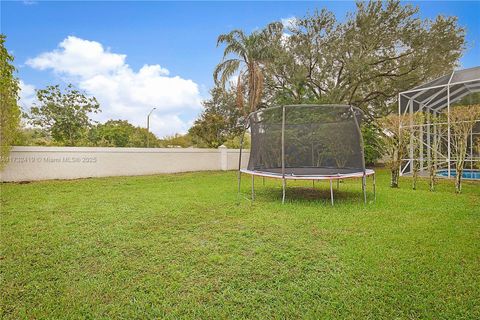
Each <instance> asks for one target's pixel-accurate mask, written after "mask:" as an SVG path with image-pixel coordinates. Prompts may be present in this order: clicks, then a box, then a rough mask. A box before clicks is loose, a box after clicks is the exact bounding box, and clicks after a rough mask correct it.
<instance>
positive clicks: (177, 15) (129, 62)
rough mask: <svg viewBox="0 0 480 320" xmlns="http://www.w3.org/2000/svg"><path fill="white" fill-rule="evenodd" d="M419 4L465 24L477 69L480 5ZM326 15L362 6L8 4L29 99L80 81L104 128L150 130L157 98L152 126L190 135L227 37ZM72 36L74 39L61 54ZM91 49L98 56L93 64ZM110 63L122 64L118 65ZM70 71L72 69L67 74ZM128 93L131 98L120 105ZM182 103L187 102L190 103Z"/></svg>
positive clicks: (11, 44) (8, 30)
mask: <svg viewBox="0 0 480 320" xmlns="http://www.w3.org/2000/svg"><path fill="white" fill-rule="evenodd" d="M413 4H414V5H417V6H419V7H420V16H421V17H423V18H434V17H435V16H436V15H438V14H443V15H454V16H457V17H458V18H459V23H460V25H462V26H464V27H466V28H467V41H468V44H467V46H468V49H467V51H466V52H465V55H464V57H463V58H462V59H461V65H462V67H464V68H468V67H473V66H477V65H479V64H480V19H479V18H478V12H480V2H478V1H477V2H457V1H455V2H454V1H451V2H428V1H424V2H413ZM323 7H326V8H328V9H329V10H330V11H333V12H334V13H335V15H336V16H337V18H338V19H339V20H342V19H343V18H344V17H345V15H346V13H347V12H348V11H353V10H354V8H355V4H354V3H353V2H346V1H342V2H176V3H173V2H93V1H92V2H66V1H64V2H41V1H39V2H35V3H30V2H21V1H20V2H5V1H2V2H1V24H0V27H1V32H2V33H5V34H6V35H7V37H8V38H7V47H8V49H9V50H10V51H11V52H13V54H14V56H15V64H16V66H17V67H18V70H19V73H18V75H19V78H20V79H21V80H22V84H23V86H24V87H25V90H24V93H23V96H25V97H24V102H31V101H32V100H30V99H31V97H27V96H26V95H28V94H30V93H31V92H33V88H40V87H43V86H45V85H48V84H54V83H64V82H73V83H75V84H76V85H77V84H78V85H80V86H81V88H83V89H85V88H90V89H92V90H93V92H94V93H96V95H97V94H99V95H100V97H101V100H102V101H104V102H105V103H104V104H106V107H104V109H106V110H104V112H103V115H102V116H100V118H99V120H104V119H106V118H111V117H114V118H124V119H129V120H131V121H132V122H134V123H135V124H138V125H142V124H143V122H142V121H143V119H144V116H143V115H144V114H145V113H146V112H148V110H147V109H148V108H149V100H148V99H149V98H151V101H152V102H153V103H160V104H162V103H163V104H169V106H165V107H160V108H159V110H158V111H156V112H155V116H154V118H152V122H154V123H153V124H152V127H153V130H154V131H155V132H156V133H157V134H159V135H164V134H171V133H173V132H175V131H185V130H186V129H187V128H188V126H189V125H190V124H191V122H192V121H193V119H194V118H195V116H196V115H197V114H198V112H199V111H200V106H199V100H200V99H202V98H204V97H206V96H207V93H208V89H209V88H210V87H211V86H212V84H213V79H212V70H213V68H214V67H215V65H216V64H217V63H218V62H219V61H220V59H221V54H222V50H221V49H220V48H216V38H217V36H218V35H219V34H221V33H225V32H228V31H230V30H232V29H234V28H241V29H243V30H246V31H252V30H255V29H257V28H260V27H263V26H264V25H266V24H267V23H269V22H271V21H275V20H280V19H284V18H289V17H292V16H302V15H305V13H306V12H307V11H313V10H315V9H317V8H318V9H320V8H323ZM69 36H73V37H74V38H70V40H69V41H66V42H64V47H61V48H59V44H60V43H62V41H65V40H66V39H67V37H69ZM99 48H101V50H100V49H99ZM55 50H56V51H55ZM75 50H77V51H75ZM89 50H93V52H96V54H97V55H95V54H93V53H92V54H88V55H87V53H86V52H90V51H89ZM98 50H100V51H101V52H98ZM102 50H103V51H102ZM48 52H50V53H51V52H56V55H47V56H41V57H42V59H41V60H39V59H38V58H39V56H40V55H41V54H42V53H48ZM66 52H70V53H71V55H72V56H75V55H76V54H86V55H87V56H88V57H91V58H92V59H93V60H95V61H93V62H92V61H91V60H80V61H84V62H83V63H84V65H85V70H87V71H88V64H89V63H94V65H92V67H94V66H96V64H95V63H100V62H99V61H105V63H106V64H107V66H105V68H106V69H105V70H106V71H105V72H106V74H107V73H108V77H107V76H105V77H104V78H102V79H98V77H97V78H95V79H92V77H93V76H94V75H92V74H91V73H90V72H87V71H85V70H82V68H83V65H82V66H72V65H71V63H72V62H71V60H68V59H69V58H68V57H67V56H66V54H65V53H66ZM88 57H83V58H85V59H87V58H88ZM70 58H71V57H70ZM29 59H30V60H29ZM35 59H36V60H35ZM102 59H103V60H102ZM112 59H113V60H112ZM116 59H117V60H116ZM110 60H112V61H117V62H118V63H116V64H114V65H110V66H109V65H108V63H109V61H110ZM62 63H64V64H66V66H65V67H60V66H59V65H61V64H62ZM69 63H70V64H69ZM144 65H149V66H157V65H159V66H160V67H158V66H157V67H149V68H145V69H144V70H143V72H140V71H139V70H140V69H141V68H142V67H143V66H144ZM72 68H74V70H73V69H72ZM165 69H167V70H168V72H167V71H166V70H165ZM115 81H120V82H121V83H122V84H123V86H118V88H117V91H111V92H110V91H108V90H110V89H111V88H112V86H116V82H115ZM129 81H135V82H138V83H140V82H142V81H143V82H142V83H144V84H145V86H142V87H141V88H140V89H138V90H136V91H137V92H143V95H142V96H137V95H128V96H127V91H128V87H129V86H128V83H129ZM155 85H157V86H158V88H159V89H158V90H162V89H161V88H164V90H166V91H167V92H166V93H164V94H163V95H162V97H157V96H155V95H153V93H152V92H148V89H149V88H150V89H151V88H152V87H154V86H155ZM143 89H145V90H143ZM95 90H97V91H95ZM27 91H28V92H27ZM87 91H88V90H87ZM119 93H120V94H119ZM123 94H125V97H124V98H122V97H120V96H121V95H123ZM175 94H177V95H181V96H182V97H181V99H180V98H178V96H175ZM114 95H116V96H114ZM26 104H27V103H25V105H26ZM102 117H103V118H102Z"/></svg>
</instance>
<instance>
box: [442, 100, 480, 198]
mask: <svg viewBox="0 0 480 320" xmlns="http://www.w3.org/2000/svg"><path fill="white" fill-rule="evenodd" d="M449 117H450V128H451V131H452V134H451V141H452V146H453V148H452V149H453V152H454V156H455V169H456V172H455V192H456V193H460V192H462V174H463V169H464V165H465V158H466V156H467V146H468V139H469V137H470V133H471V132H472V129H473V127H474V126H475V123H476V121H478V120H479V119H480V104H477V105H470V106H461V107H454V108H451V110H450V115H449Z"/></svg>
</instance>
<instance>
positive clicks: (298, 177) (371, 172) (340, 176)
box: [238, 104, 377, 206]
mask: <svg viewBox="0 0 480 320" xmlns="http://www.w3.org/2000/svg"><path fill="white" fill-rule="evenodd" d="M308 106H310V107H315V106H318V107H321V106H322V105H305V104H304V105H285V106H279V107H273V108H270V109H277V108H282V138H281V143H282V146H281V147H282V172H281V174H276V173H273V172H268V171H261V170H248V169H242V168H241V166H242V150H243V141H244V137H245V132H246V131H247V129H248V125H249V123H250V117H251V116H252V115H253V114H256V113H258V112H262V111H264V110H265V109H260V110H257V111H254V112H252V113H250V114H249V115H248V116H247V118H246V119H245V123H244V128H243V133H242V136H241V138H240V151H239V158H238V195H240V193H241V179H242V173H246V174H250V175H251V176H252V182H251V184H252V194H251V196H252V201H253V200H255V176H261V177H263V179H264V180H263V184H264V185H265V178H274V179H282V204H283V203H285V194H286V183H287V180H312V183H313V186H314V187H315V180H317V181H320V180H329V181H330V199H331V204H332V206H333V205H334V197H333V180H336V181H337V189H338V188H339V181H340V180H342V179H352V178H362V192H363V200H364V203H365V204H366V203H367V190H366V189H367V176H373V195H374V201H376V199H377V196H376V178H375V171H374V170H372V169H366V168H365V154H364V144H363V137H362V133H361V131H360V126H359V124H358V120H357V117H356V116H355V113H354V107H352V106H348V105H328V106H329V107H343V108H350V111H351V112H352V113H353V115H354V117H353V118H354V120H355V125H356V129H357V131H358V133H359V136H360V145H361V148H360V149H361V152H362V171H358V172H353V173H345V174H335V175H295V174H287V173H285V108H287V107H308ZM323 106H325V105H323ZM355 109H357V110H359V111H360V112H362V111H361V110H360V109H358V108H355ZM362 113H363V112H362Z"/></svg>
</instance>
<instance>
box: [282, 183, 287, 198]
mask: <svg viewBox="0 0 480 320" xmlns="http://www.w3.org/2000/svg"><path fill="white" fill-rule="evenodd" d="M286 183H287V182H286V181H285V179H282V189H283V193H282V204H283V203H285V188H286Z"/></svg>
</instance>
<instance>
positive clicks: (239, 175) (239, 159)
mask: <svg viewBox="0 0 480 320" xmlns="http://www.w3.org/2000/svg"><path fill="white" fill-rule="evenodd" d="M248 119H250V116H248V117H247V119H246V120H245V124H244V125H243V133H242V136H241V138H240V151H239V155H238V194H237V197H240V187H241V185H242V172H241V171H240V170H241V169H242V149H243V139H244V137H245V131H247V124H248Z"/></svg>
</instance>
